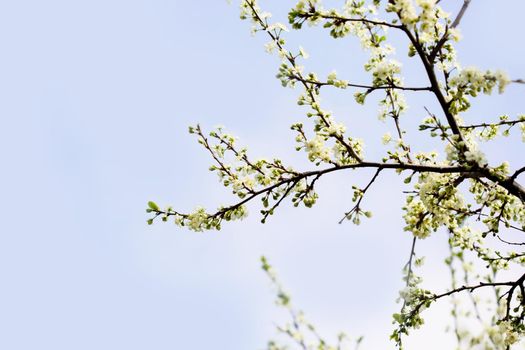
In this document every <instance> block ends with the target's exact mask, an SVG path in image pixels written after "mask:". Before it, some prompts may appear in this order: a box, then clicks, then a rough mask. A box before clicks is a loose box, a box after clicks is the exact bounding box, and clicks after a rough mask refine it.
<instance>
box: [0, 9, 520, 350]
mask: <svg viewBox="0 0 525 350" xmlns="http://www.w3.org/2000/svg"><path fill="white" fill-rule="evenodd" d="M260 3H261V6H262V7H263V8H264V9H265V10H266V9H267V10H269V11H271V12H274V13H275V17H276V20H279V21H282V22H286V11H287V10H288V9H289V8H290V7H292V6H293V2H292V1H261V2H260ZM441 3H442V5H443V6H444V7H445V8H446V9H449V10H451V11H453V12H455V11H457V10H458V8H459V4H458V3H459V2H458V1H450V0H448V1H447V0H445V1H442V2H441ZM341 4H342V1H331V2H330V1H328V2H327V6H329V5H336V6H338V5H341ZM524 12H525V3H524V2H522V1H507V2H505V7H504V6H496V5H495V3H494V2H489V1H473V2H472V5H471V7H470V9H469V11H468V13H467V14H466V16H465V17H464V19H463V22H462V25H461V28H462V33H463V36H464V39H463V41H462V42H461V43H460V44H459V45H458V56H459V60H460V62H461V63H462V64H463V65H464V66H470V65H476V66H478V67H480V68H483V69H487V68H501V69H503V70H506V71H507V72H509V75H510V76H511V77H512V78H524V77H525V69H524V66H523V56H524V54H525V49H524V46H523V45H522V43H521V41H520V39H519V35H518V34H519V33H521V32H522V27H521V24H520V23H521V21H522V18H521V17H522V14H523V13H524ZM249 27H250V25H249V23H247V22H242V21H240V20H239V18H238V8H237V4H234V5H228V4H227V3H226V2H225V1H208V2H192V1H179V0H147V1H146V0H127V1H124V0H103V1H102V0H90V1H87V0H76V1H68V0H48V1H36V0H19V1H2V2H0V45H1V54H0V121H1V127H0V154H1V159H2V163H3V164H2V170H1V172H0V191H1V192H0V193H1V195H2V198H3V200H2V201H1V202H0V213H1V214H0V216H1V218H2V220H1V221H0V279H1V284H0V348H2V349H10V350H22V349H23V350H26V349H42V350H44V349H53V350H62V349H64V350H65V349H78V350H80V349H101V350H103V349H129V350H132V349H159V350H160V349H162V350H164V349H239V350H241V349H242V350H246V349H263V348H264V347H265V345H266V342H267V340H268V339H270V338H271V337H273V336H274V335H275V333H276V332H275V324H276V323H279V322H285V321H286V320H287V315H286V313H285V312H283V311H282V310H280V309H279V308H277V307H275V305H274V290H273V289H272V286H271V284H270V282H269V280H268V279H267V278H266V276H265V275H264V273H263V272H262V271H261V269H260V262H259V257H260V256H261V255H265V256H266V257H267V258H268V259H269V261H270V263H271V264H273V265H274V266H275V268H276V270H277V272H278V273H279V276H280V279H281V280H282V281H283V284H284V285H285V286H286V289H287V290H288V291H289V292H290V293H291V295H292V302H293V304H294V305H296V306H297V307H298V308H301V309H303V310H304V311H305V313H306V316H307V317H308V318H309V319H310V320H311V321H312V322H313V323H315V324H316V325H318V328H319V331H320V333H321V334H323V335H325V336H326V337H327V338H328V339H335V336H336V334H337V333H338V332H339V331H342V330H344V331H346V332H347V333H348V334H349V335H350V336H351V337H354V338H355V337H357V336H361V335H363V336H364V337H365V338H364V342H363V348H364V349H386V348H391V346H392V344H391V343H390V342H389V340H388V335H389V334H390V332H391V330H392V324H391V314H392V313H393V312H396V311H397V310H398V309H399V307H400V305H399V304H396V303H395V299H396V298H397V296H398V290H399V289H400V288H401V287H402V281H401V277H402V273H401V269H402V266H403V265H404V264H405V262H406V261H407V259H408V256H409V249H410V244H411V237H410V236H409V234H408V233H406V232H403V221H402V219H401V215H402V211H401V207H402V205H403V202H404V199H403V196H402V193H401V191H402V190H403V189H404V187H403V184H402V179H403V178H402V177H397V176H395V175H394V174H384V175H382V177H381V178H380V179H379V181H378V182H377V183H376V184H375V186H374V187H373V188H372V189H371V190H370V193H369V194H368V196H367V197H366V198H365V200H364V206H365V208H366V209H370V210H372V211H373V212H374V217H373V218H372V219H371V220H367V221H365V222H363V224H362V225H361V226H354V225H352V224H350V223H344V224H342V225H339V224H338V221H339V220H340V218H341V217H342V216H343V215H344V212H345V211H347V210H349V209H350V208H351V207H352V202H351V197H352V191H351V186H352V185H353V184H355V185H358V186H363V185H364V184H366V182H367V181H368V179H369V178H370V176H371V175H372V172H369V171H363V172H347V173H340V174H334V175H333V176H330V177H326V178H324V180H323V181H320V183H319V193H320V195H321V196H320V200H319V201H318V204H317V205H316V206H315V207H314V208H312V209H304V208H297V209H295V208H292V207H291V206H290V205H289V204H284V205H282V207H281V208H280V209H279V210H278V211H277V213H276V215H274V217H271V218H270V220H268V222H267V224H265V225H262V224H260V222H259V220H260V217H259V216H258V207H257V206H250V207H249V210H250V212H251V213H252V215H250V216H249V217H248V218H247V219H245V220H244V221H243V222H235V223H231V224H227V225H224V227H223V230H222V231H220V232H215V231H213V232H206V233H198V234H197V233H193V232H189V231H186V230H183V229H180V228H177V227H176V226H175V225H174V224H172V223H160V222H159V223H157V224H155V225H153V226H147V225H146V219H147V218H148V216H147V214H146V213H145V208H146V203H147V201H148V200H154V201H156V202H157V203H158V204H159V205H161V206H164V205H173V206H174V207H175V208H177V209H180V210H181V211H191V210H192V209H193V208H194V207H196V206H197V205H203V206H206V207H207V208H210V209H213V208H215V207H217V206H219V205H221V204H227V203H231V202H232V201H234V200H235V198H234V197H233V196H232V195H231V194H230V193H229V191H228V190H227V189H224V188H222V187H221V186H220V185H219V183H218V182H217V179H216V176H215V175H214V174H211V173H210V172H208V170H207V169H208V167H209V165H210V164H211V159H210V157H209V156H208V155H207V154H206V152H205V151H204V150H203V149H201V148H200V147H199V145H198V144H197V143H196V142H195V140H194V138H193V137H192V136H191V135H189V134H188V133H187V127H188V126H189V125H194V124H196V123H197V122H198V123H200V124H201V126H202V127H203V128H204V129H205V130H210V129H211V128H213V127H214V126H216V125H219V124H221V125H225V126H226V130H227V131H229V132H231V133H233V134H235V135H237V136H239V144H242V145H246V146H249V151H250V154H251V155H252V156H253V157H255V158H258V157H268V158H272V157H279V158H281V159H283V160H284V161H285V162H287V163H288V164H294V165H296V166H297V167H298V168H300V169H307V167H311V166H313V165H309V164H308V162H307V161H305V155H304V153H297V152H296V151H295V150H294V136H295V135H294V134H293V132H292V131H290V130H289V126H290V125H291V124H292V123H294V122H298V121H302V120H304V113H305V110H304V109H302V108H300V107H299V106H297V105H296V103H295V101H296V98H297V96H298V94H299V92H300V90H299V89H298V90H291V89H283V88H282V87H281V86H280V83H279V82H278V81H277V80H276V79H275V74H276V73H277V68H278V65H279V59H278V57H277V56H271V55H268V54H266V53H265V52H264V48H263V45H264V43H266V42H267V38H265V37H264V36H263V35H257V36H256V37H255V38H253V37H251V36H250V29H249ZM392 35H393V36H392V38H393V42H394V43H395V44H396V45H398V54H399V55H398V59H399V60H401V61H402V62H403V63H404V72H405V74H406V77H407V78H406V84H407V86H408V85H417V84H418V83H420V82H423V81H424V76H423V75H422V74H423V71H422V69H421V67H420V65H419V64H418V62H417V60H415V59H412V60H408V59H405V56H406V54H405V53H406V42H405V41H404V39H403V38H401V37H398V36H397V34H395V33H392ZM299 45H302V46H303V47H304V49H305V50H306V51H307V52H309V53H310V55H311V57H310V58H309V59H308V60H306V61H304V65H305V67H306V70H307V71H310V70H313V71H316V72H318V73H319V74H320V76H322V77H323V76H326V74H328V73H329V72H330V71H332V70H334V69H336V70H337V72H338V73H339V76H340V77H342V78H344V79H349V80H351V81H352V82H361V83H367V82H369V81H370V78H369V77H368V76H367V75H366V74H364V73H363V72H362V68H361V67H362V65H363V63H364V62H365V61H366V57H367V56H366V55H365V54H363V53H362V52H361V50H360V47H359V43H358V42H357V41H356V40H354V39H352V38H347V39H342V40H333V39H331V38H329V37H328V33H327V32H326V31H324V30H323V29H322V28H305V30H304V31H301V32H291V33H289V47H290V48H291V49H293V50H297V49H298V47H299ZM507 90H508V91H507V93H506V94H504V95H501V96H494V97H491V98H490V99H489V98H486V97H484V96H482V97H480V98H478V99H477V100H476V102H477V104H476V105H475V107H474V108H473V109H472V110H471V111H470V112H469V113H467V114H466V115H465V118H471V120H472V121H481V120H496V118H497V117H498V116H499V115H501V114H509V115H510V116H511V117H515V116H516V114H518V113H520V112H521V113H523V112H525V103H524V99H523V97H524V91H525V90H524V88H523V86H509V87H508V89H507ZM327 91H328V90H327ZM353 92H354V91H353V90H343V91H335V92H328V93H327V94H325V95H323V96H324V97H323V107H324V108H325V109H328V110H332V111H333V112H334V116H335V118H336V119H337V120H339V121H342V122H345V123H346V124H347V125H348V130H349V132H350V133H351V134H352V135H356V136H357V137H360V138H363V139H364V140H365V143H366V148H365V154H367V156H369V158H371V159H379V158H380V157H381V155H382V154H384V152H385V150H386V148H385V146H383V145H381V141H380V139H381V136H382V135H383V134H384V133H385V132H386V131H388V130H392V125H390V124H389V123H388V121H387V122H386V123H382V122H380V121H378V120H377V117H376V115H377V105H376V103H375V101H376V100H374V98H371V99H370V101H369V102H370V103H369V104H367V106H366V107H363V106H359V105H357V104H356V103H355V102H354V101H353V97H352V95H353ZM407 98H408V102H409V105H410V106H411V109H410V110H409V112H408V113H407V114H406V116H405V117H404V118H406V122H405V121H403V122H404V123H405V124H404V125H405V127H406V129H407V131H409V133H410V132H416V130H417V124H418V123H419V122H420V121H421V120H422V119H423V118H424V117H425V111H424V109H423V106H427V107H429V108H430V109H431V110H433V111H435V112H436V113H438V112H439V111H438V109H437V108H435V107H436V106H435V104H434V102H433V101H432V100H431V98H430V97H429V96H423V95H410V94H409V95H408V96H407ZM424 140H425V139H424V138H418V136H414V138H413V139H410V141H411V142H413V143H414V144H417V145H418V147H419V149H421V150H431V149H434V148H435V149H436V150H440V149H439V148H437V147H438V144H435V145H434V144H432V143H422V142H423V141H424ZM519 147H522V144H520V135H519V133H515V134H513V135H511V136H510V137H509V138H508V139H504V140H503V141H500V142H495V143H491V145H483V147H482V149H483V150H485V151H486V153H487V155H488V158H489V161H490V162H491V164H498V162H501V161H502V160H505V159H506V160H509V161H511V165H512V166H513V167H514V168H515V167H516V166H517V164H519V163H517V164H516V161H518V160H522V158H523V157H522V156H521V155H520V151H519V150H520V148H519ZM513 160H514V161H515V162H514V163H512V161H513ZM519 165H522V164H519ZM257 204H258V203H257ZM446 239H447V238H446V234H445V233H444V232H438V233H437V234H435V235H434V236H433V237H431V238H429V239H427V240H425V241H422V242H421V244H420V245H419V249H418V251H419V253H420V254H422V255H426V256H427V266H426V267H425V270H424V271H425V272H426V273H427V274H428V275H431V276H432V279H430V280H428V281H427V284H426V285H427V286H429V287H432V288H436V289H438V290H444V289H446V288H447V287H448V283H449V281H448V272H447V270H446V269H445V268H444V267H443V266H442V265H443V264H442V261H443V259H444V258H445V256H446V254H447V250H448V246H447V244H446ZM439 305H441V307H440V306H438V307H435V308H434V309H433V310H431V311H429V312H428V313H427V325H426V326H425V328H423V329H422V330H421V331H418V332H416V333H415V336H414V338H412V339H411V340H410V342H409V343H408V344H407V345H408V348H409V349H410V348H413V349H418V348H421V346H422V344H424V348H425V349H443V348H451V344H453V343H452V340H453V337H452V336H451V335H450V334H447V335H445V336H443V334H444V329H445V327H446V326H447V317H448V312H449V310H448V302H447V301H443V302H441V304H439ZM431 337H433V338H431ZM429 339H434V340H433V341H432V342H429Z"/></svg>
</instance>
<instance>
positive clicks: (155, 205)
mask: <svg viewBox="0 0 525 350" xmlns="http://www.w3.org/2000/svg"><path fill="white" fill-rule="evenodd" d="M148 207H150V209H152V210H155V211H159V206H158V205H157V204H156V203H155V202H152V201H149V202H148Z"/></svg>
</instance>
